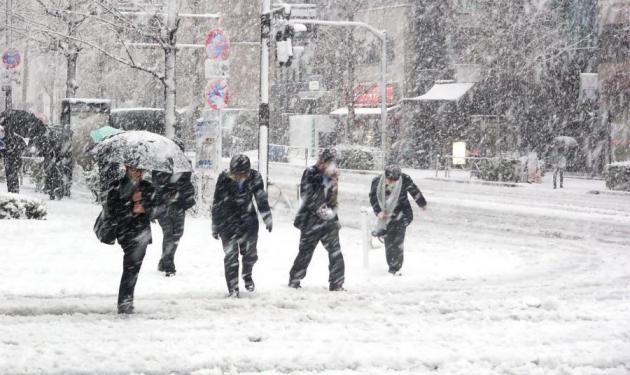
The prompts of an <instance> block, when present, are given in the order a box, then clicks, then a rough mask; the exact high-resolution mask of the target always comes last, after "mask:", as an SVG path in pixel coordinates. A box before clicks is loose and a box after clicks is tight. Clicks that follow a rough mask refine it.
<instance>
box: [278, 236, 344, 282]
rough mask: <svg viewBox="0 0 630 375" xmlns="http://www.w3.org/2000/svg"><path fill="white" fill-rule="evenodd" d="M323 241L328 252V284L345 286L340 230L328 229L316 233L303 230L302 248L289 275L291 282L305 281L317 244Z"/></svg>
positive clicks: (301, 237)
mask: <svg viewBox="0 0 630 375" xmlns="http://www.w3.org/2000/svg"><path fill="white" fill-rule="evenodd" d="M320 241H321V243H322V245H324V248H325V249H326V251H328V282H329V283H330V286H343V283H344V281H345V263H344V260H343V254H342V253H341V245H340V244H339V229H338V228H336V227H334V228H328V229H320V230H316V231H308V230H303V231H302V234H301V235H300V248H299V252H298V255H297V257H296V258H295V261H294V262H293V268H291V272H290V273H289V277H290V281H291V282H296V281H300V280H302V279H304V277H305V276H306V270H307V268H308V265H309V264H310V263H311V259H313V253H314V252H315V248H317V244H318V243H319V242H320Z"/></svg>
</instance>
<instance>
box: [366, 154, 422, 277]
mask: <svg viewBox="0 0 630 375" xmlns="http://www.w3.org/2000/svg"><path fill="white" fill-rule="evenodd" d="M408 194H409V195H411V197H412V198H413V200H414V201H415V202H416V203H417V204H418V206H419V207H420V208H422V209H423V210H424V209H426V206H427V201H426V200H425V198H424V196H423V195H422V192H421V191H420V189H418V186H416V184H415V183H414V182H413V180H412V179H411V177H409V176H408V175H406V174H404V173H402V171H401V170H400V167H399V166H397V165H391V166H388V167H387V168H385V173H383V174H382V175H381V176H379V177H376V178H374V180H372V186H371V188H370V194H369V197H370V204H371V205H372V209H373V210H374V214H375V215H376V217H377V222H376V228H375V229H374V232H372V235H374V236H375V237H383V238H384V241H385V256H386V259H387V265H388V266H389V273H391V274H392V275H400V269H401V268H402V265H403V259H404V242H405V234H406V231H407V226H409V224H411V222H412V221H413V211H412V209H411V204H410V203H409V199H408V197H407V195H408Z"/></svg>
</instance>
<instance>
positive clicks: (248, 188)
mask: <svg viewBox="0 0 630 375" xmlns="http://www.w3.org/2000/svg"><path fill="white" fill-rule="evenodd" d="M254 200H255V201H256V206H257V207H258V211H259V212H260V215H261V216H262V219H263V221H264V223H265V226H266V228H267V230H268V231H269V232H271V230H272V228H273V221H272V217H271V208H270V207H269V201H268V199H267V192H266V191H265V185H264V183H263V180H262V177H261V176H260V174H259V173H258V172H257V171H256V170H253V169H251V163H250V161H249V158H248V157H247V156H245V155H236V156H234V157H233V158H232V160H231V161H230V169H229V170H228V171H224V172H223V173H221V174H220V175H219V178H218V179H217V185H216V188H215V191H214V201H213V204H212V236H213V237H214V238H215V239H219V238H221V242H222V244H223V251H224V252H225V258H224V267H225V280H226V282H227V287H228V292H229V295H230V297H236V298H238V296H239V287H238V284H239V282H238V271H239V252H240V254H241V255H242V256H243V273H242V276H243V281H244V282H245V288H246V289H247V290H248V291H250V292H253V291H254V289H255V284H254V280H253V278H252V269H253V268H254V264H255V263H256V261H258V250H257V248H256V246H257V244H258V214H257V213H256V207H254Z"/></svg>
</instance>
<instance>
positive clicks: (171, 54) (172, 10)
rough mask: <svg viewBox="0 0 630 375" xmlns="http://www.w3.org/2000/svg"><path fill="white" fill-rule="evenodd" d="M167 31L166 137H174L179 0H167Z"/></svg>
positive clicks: (165, 51) (165, 60) (165, 65)
mask: <svg viewBox="0 0 630 375" xmlns="http://www.w3.org/2000/svg"><path fill="white" fill-rule="evenodd" d="M165 33H166V35H165V39H166V41H167V44H168V46H167V47H166V49H165V50H164V125H165V128H166V129H165V131H166V137H167V138H170V139H174V138H175V124H176V123H177V117H176V114H175V108H176V106H177V97H176V94H177V75H176V71H175V68H176V66H177V0H167V5H166V30H165Z"/></svg>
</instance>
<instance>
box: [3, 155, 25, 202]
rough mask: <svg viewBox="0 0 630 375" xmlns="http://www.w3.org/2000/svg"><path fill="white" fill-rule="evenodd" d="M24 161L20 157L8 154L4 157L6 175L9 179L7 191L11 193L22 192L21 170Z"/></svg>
mask: <svg viewBox="0 0 630 375" xmlns="http://www.w3.org/2000/svg"><path fill="white" fill-rule="evenodd" d="M21 167H22V159H21V158H20V156H19V155H15V154H13V153H6V154H5V157H4V168H5V175H6V178H7V191H8V192H9V193H16V194H18V193H19V192H20V168H21Z"/></svg>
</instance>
